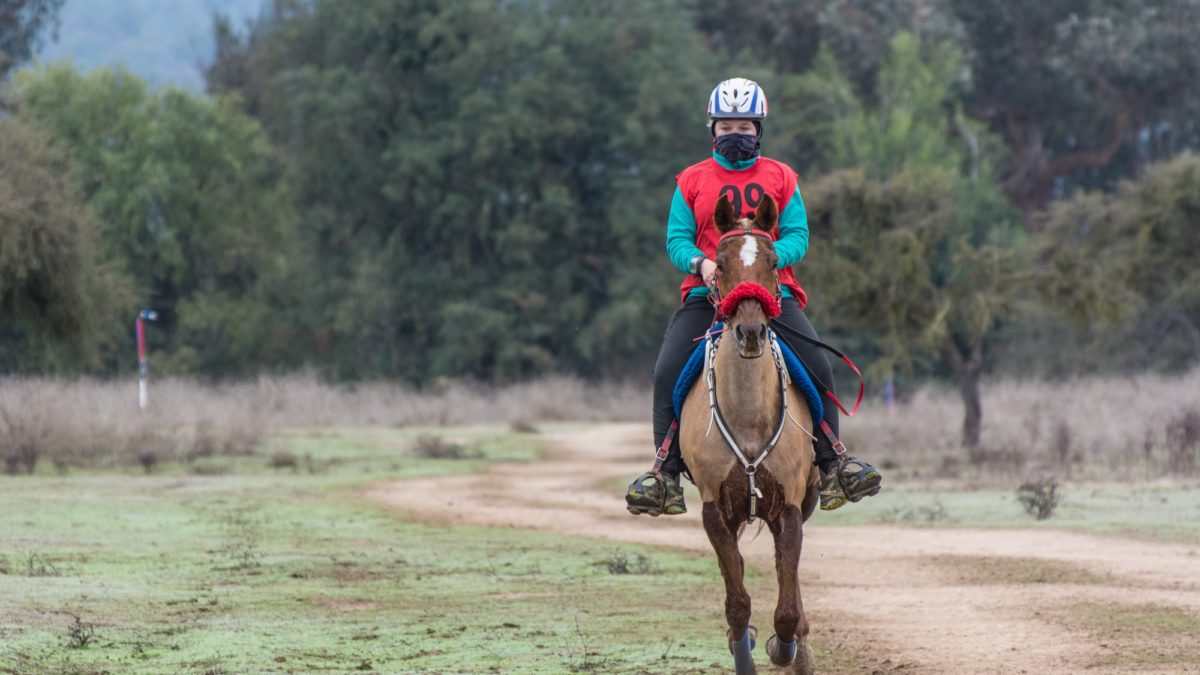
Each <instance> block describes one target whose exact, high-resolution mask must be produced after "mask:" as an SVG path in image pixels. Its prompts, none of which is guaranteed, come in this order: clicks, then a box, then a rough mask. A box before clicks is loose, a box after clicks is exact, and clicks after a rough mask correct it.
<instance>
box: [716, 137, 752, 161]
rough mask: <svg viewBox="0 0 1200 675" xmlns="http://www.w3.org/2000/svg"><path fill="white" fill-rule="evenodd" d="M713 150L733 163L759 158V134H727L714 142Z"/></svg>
mask: <svg viewBox="0 0 1200 675" xmlns="http://www.w3.org/2000/svg"><path fill="white" fill-rule="evenodd" d="M713 149H714V150H716V151H717V154H718V155H721V156H722V157H724V158H725V159H727V160H729V161H731V162H744V161H746V160H747V159H750V158H751V157H757V156H758V149H759V141H758V135H757V134H725V135H724V136H717V138H716V139H715V140H714V141H713Z"/></svg>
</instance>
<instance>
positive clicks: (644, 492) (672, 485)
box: [625, 471, 687, 517]
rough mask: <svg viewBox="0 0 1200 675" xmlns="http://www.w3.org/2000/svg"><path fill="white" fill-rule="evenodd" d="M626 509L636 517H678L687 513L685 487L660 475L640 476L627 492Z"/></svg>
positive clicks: (650, 473)
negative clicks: (684, 499)
mask: <svg viewBox="0 0 1200 675" xmlns="http://www.w3.org/2000/svg"><path fill="white" fill-rule="evenodd" d="M625 508H626V509H628V510H629V512H630V513H632V514H633V515H635V516H640V515H642V514H646V515H649V516H655V517H657V516H660V515H663V514H664V513H665V514H666V515H668V516H678V515H681V514H684V513H687V505H686V504H684V502H683V486H681V485H680V484H679V483H678V482H676V481H673V480H671V479H670V478H667V477H666V476H663V475H662V474H660V473H653V472H650V471H647V472H646V473H644V474H642V475H640V476H638V477H637V478H636V479H634V481H633V482H632V483H630V484H629V488H628V489H627V490H626V492H625Z"/></svg>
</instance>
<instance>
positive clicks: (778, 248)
mask: <svg viewBox="0 0 1200 675" xmlns="http://www.w3.org/2000/svg"><path fill="white" fill-rule="evenodd" d="M805 253H808V212H806V211H805V210H804V199H803V198H801V197H800V186H799V185H797V186H796V192H795V193H793V194H792V198H791V199H790V200H788V205H787V208H785V209H784V210H783V213H781V214H780V215H779V240H778V241H776V242H775V254H776V255H778V256H779V265H778V266H777V267H778V268H779V269H783V268H785V267H791V266H792V265H795V264H796V263H798V262H800V261H801V260H802V259H803V258H804V254H805Z"/></svg>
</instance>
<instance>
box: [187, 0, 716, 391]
mask: <svg viewBox="0 0 1200 675" xmlns="http://www.w3.org/2000/svg"><path fill="white" fill-rule="evenodd" d="M679 11H680V7H679V6H678V5H676V3H642V2H634V1H632V0H622V1H621V2H613V3H592V2H585V1H583V0H554V1H545V2H534V1H522V2H500V1H498V0H480V1H475V2H460V3H441V2H434V1H432V0H371V1H364V2H356V3H349V4H347V3H338V2H315V3H311V4H309V3H294V2H279V3H276V4H275V5H274V13H273V14H270V15H268V16H266V17H265V18H264V19H263V20H262V21H260V22H259V23H258V24H256V25H255V26H254V27H253V28H252V29H251V30H250V32H249V33H248V34H247V35H245V36H238V35H236V34H234V33H233V32H231V31H228V30H225V31H223V32H221V33H220V35H221V39H220V41H219V45H218V59H217V61H216V63H215V64H214V65H213V68H212V70H211V71H210V86H211V88H212V89H213V90H214V91H234V92H237V93H238V94H239V95H240V96H241V97H242V100H243V101H244V104H245V109H246V110H247V111H248V112H250V113H251V114H253V115H255V116H256V117H257V118H258V119H260V120H261V121H262V123H263V125H264V127H265V128H266V129H267V131H268V133H270V134H271V137H272V138H273V139H274V140H275V141H276V142H277V143H278V144H279V145H280V146H281V147H282V148H283V149H284V151H285V153H286V154H287V156H288V158H289V161H290V162H291V163H292V166H294V167H295V170H296V175H297V177H298V188H299V190H300V192H299V199H300V204H301V213H302V214H303V217H304V218H305V226H304V231H305V232H306V233H308V236H309V237H310V239H309V240H308V241H307V243H306V247H307V249H308V250H309V251H311V252H313V253H312V254H311V261H312V266H311V268H310V271H311V273H312V277H311V278H312V283H311V285H310V286H309V287H308V288H309V289H310V298H309V299H310V302H308V303H306V306H307V307H308V310H307V319H306V320H307V321H309V322H310V323H311V324H312V325H314V326H321V327H322V328H323V334H322V339H321V340H320V341H319V344H320V349H321V351H320V358H321V360H322V361H323V362H324V363H325V364H326V365H327V366H328V367H329V370H330V371H331V372H333V373H334V374H335V375H337V376H339V377H370V376H392V377H396V376H398V377H405V378H413V379H428V378H431V377H437V376H461V375H469V376H474V377H479V378H483V379H495V380H506V379H514V378H521V377H527V376H531V375H535V374H539V373H544V372H548V371H575V372H583V373H589V372H590V373H594V372H597V371H599V370H601V369H606V370H608V369H610V368H618V369H619V368H621V367H631V364H633V363H639V364H646V363H649V361H650V360H651V359H652V350H653V349H654V348H655V347H656V346H657V341H658V338H659V336H660V335H661V328H662V321H663V320H665V317H666V316H667V315H668V314H669V312H670V308H671V307H672V305H673V304H674V303H675V302H677V296H676V295H675V294H674V292H673V287H674V286H675V284H676V283H677V280H678V272H677V271H675V270H673V269H672V268H671V267H670V265H669V264H668V263H667V262H666V260H665V256H664V254H663V252H662V251H663V248H662V241H663V224H664V223H665V220H666V213H667V209H668V206H669V203H670V196H671V193H672V190H673V188H674V185H673V181H672V177H673V175H674V172H676V171H678V170H680V169H681V168H682V167H684V166H686V165H687V164H689V163H691V162H694V161H696V160H697V159H700V158H702V157H703V156H704V153H705V151H706V149H707V147H708V144H709V140H708V133H707V131H706V130H705V128H704V125H703V122H704V116H703V108H702V106H703V101H704V96H705V94H706V93H707V92H708V90H709V88H710V87H711V86H712V82H710V81H709V77H708V76H707V75H706V73H705V65H706V64H708V63H709V62H710V58H711V57H709V56H708V55H706V54H705V52H704V50H703V45H702V44H701V43H700V42H699V40H698V39H697V37H696V36H695V35H694V34H692V33H691V32H689V31H687V30H679V27H678V23H679ZM318 253H319V255H318ZM643 367H644V365H643Z"/></svg>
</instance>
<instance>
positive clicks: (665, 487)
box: [625, 77, 880, 516]
mask: <svg viewBox="0 0 1200 675" xmlns="http://www.w3.org/2000/svg"><path fill="white" fill-rule="evenodd" d="M766 116H767V97H766V95H765V94H764V93H763V90H762V88H761V87H759V86H758V84H757V83H756V82H753V81H752V80H747V79H744V78H740V77H737V78H733V79H729V80H725V81H724V82H721V83H720V84H718V85H717V87H716V88H715V89H713V91H712V95H711V96H709V98H708V125H709V129H710V131H711V132H712V137H713V154H712V157H711V158H708V159H705V160H704V161H701V162H699V163H697V164H693V165H692V166H689V167H688V168H686V169H684V170H683V171H682V172H681V173H680V174H679V175H678V176H676V181H677V183H678V187H677V188H676V189H675V197H674V199H673V200H672V202H671V213H670V215H669V216H668V219H667V254H668V256H669V257H670V258H671V262H672V263H674V264H675V266H676V267H678V268H679V269H680V271H682V272H684V273H685V274H687V275H688V276H687V277H685V278H684V280H683V284H682V286H681V288H680V290H681V292H682V296H683V304H682V305H680V307H679V309H677V310H675V314H674V315H673V316H672V317H671V320H670V322H669V323H668V324H667V332H666V335H665V336H663V344H662V347H661V348H660V350H659V352H658V361H657V362H656V363H655V364H654V415H653V419H654V447H655V449H660V448H661V447H662V445H663V441H664V439H665V438H666V437H667V432H668V429H669V428H670V426H671V422H672V421H673V420H674V418H675V411H674V408H673V407H672V404H671V395H672V392H673V390H674V387H675V381H676V380H677V379H678V378H679V374H680V371H682V370H683V366H684V364H685V363H686V362H687V359H688V357H689V356H690V355H691V352H692V349H693V348H694V347H695V345H696V339H697V338H698V337H699V336H701V335H703V334H704V333H705V331H706V330H707V329H708V327H709V326H710V325H711V323H712V320H713V307H712V305H711V303H710V302H709V299H708V294H709V288H710V287H712V286H713V284H714V283H715V276H716V272H717V264H716V263H715V262H714V261H713V259H714V258H715V257H716V252H717V242H718V239H719V238H720V234H719V233H718V232H717V229H716V225H715V224H714V223H713V210H714V208H715V207H716V204H717V201H718V199H720V197H721V196H726V197H728V198H729V200H730V201H731V202H732V203H733V206H734V212H735V214H736V215H737V216H738V217H739V218H740V217H743V216H744V217H751V216H753V214H754V209H755V207H757V206H758V204H759V202H760V201H762V197H763V195H771V197H773V198H774V199H775V202H776V204H778V205H779V208H780V216H779V230H778V232H772V233H771V234H772V236H773V237H775V239H776V241H775V242H774V244H775V253H776V254H777V255H778V256H779V265H778V267H779V283H780V287H781V290H782V293H783V300H782V302H781V303H780V306H781V308H782V310H783V311H782V314H781V315H780V316H779V318H778V319H776V320H775V322H774V323H775V324H776V329H777V330H776V332H777V333H778V335H779V338H780V339H782V340H784V341H786V342H787V344H788V345H789V346H790V347H791V348H792V349H793V351H795V352H796V354H797V355H798V356H799V357H800V359H801V360H802V361H804V363H805V364H806V365H807V366H808V368H809V371H810V372H811V373H812V374H813V375H815V377H816V379H817V380H819V383H818V384H820V383H824V384H825V385H826V386H828V387H829V388H830V389H831V390H832V387H833V370H832V368H830V365H829V359H828V358H827V357H826V355H825V352H824V351H822V350H821V349H820V348H818V347H816V346H814V345H812V344H810V343H808V342H806V341H804V340H801V339H799V338H797V337H795V336H793V335H789V334H788V329H791V330H793V331H796V332H799V333H802V334H804V335H805V336H807V337H809V338H811V339H813V340H816V339H817V334H816V331H814V330H813V327H812V324H810V323H809V322H808V319H807V318H806V317H805V316H804V312H802V311H801V308H802V307H804V305H805V303H806V300H807V298H806V296H805V293H804V290H803V289H801V288H800V285H799V284H797V283H796V277H795V276H794V275H793V274H792V265H794V264H796V263H798V262H800V260H801V259H802V258H803V257H804V254H805V253H806V252H807V251H808V217H807V215H806V213H805V211H804V201H803V199H801V197H800V188H799V185H798V184H797V180H798V178H797V175H796V172H795V171H793V170H792V169H791V167H789V166H788V165H786V164H784V163H783V162H779V161H776V160H774V159H770V158H768V157H763V156H762V155H761V154H760V150H759V144H760V141H761V139H762V134H763V124H762V123H763V120H764V119H765V118H766ZM779 324H782V328H783V330H778V329H779ZM824 410H825V416H824V419H825V421H826V422H827V423H828V426H829V430H828V433H822V432H821V431H817V432H816V436H817V442H816V463H817V466H818V468H819V469H820V471H821V485H820V494H821V508H822V509H824V510H826V511H829V510H832V509H836V508H839V507H841V506H843V505H844V504H845V503H846V502H847V501H854V502H857V501H858V500H860V499H862V498H863V497H867V496H871V495H874V494H876V493H878V492H879V483H880V475H879V472H878V471H877V470H876V469H875V467H873V466H871V465H870V464H868V463H867V462H865V461H863V460H861V459H855V458H853V457H850V456H849V455H846V454H841V455H839V454H838V453H836V452H835V451H834V442H836V439H837V432H838V411H837V407H836V406H835V405H832V404H830V405H825V406H824ZM839 444H840V443H839ZM843 449H844V448H843ZM683 468H684V467H683V460H682V459H681V458H680V455H679V450H678V447H677V446H676V447H672V448H671V451H670V454H669V455H667V457H666V460H665V461H664V462H663V464H662V468H661V470H660V471H659V472H658V473H657V474H655V473H654V472H650V473H646V474H642V475H641V476H639V477H638V478H637V479H636V480H634V482H633V483H632V484H630V486H629V491H628V493H627V494H626V496H625V501H626V502H627V503H628V506H629V510H630V511H631V512H634V513H648V514H650V515H655V516H657V515H659V514H660V513H665V514H667V515H678V514H681V513H685V512H686V511H687V507H686V506H685V505H684V501H683V487H682V486H681V485H680V480H679V475H680V473H681V472H682V470H683Z"/></svg>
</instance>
